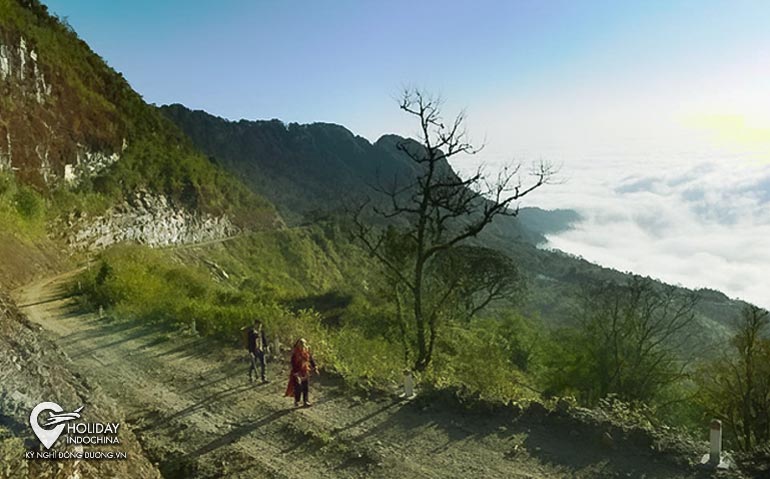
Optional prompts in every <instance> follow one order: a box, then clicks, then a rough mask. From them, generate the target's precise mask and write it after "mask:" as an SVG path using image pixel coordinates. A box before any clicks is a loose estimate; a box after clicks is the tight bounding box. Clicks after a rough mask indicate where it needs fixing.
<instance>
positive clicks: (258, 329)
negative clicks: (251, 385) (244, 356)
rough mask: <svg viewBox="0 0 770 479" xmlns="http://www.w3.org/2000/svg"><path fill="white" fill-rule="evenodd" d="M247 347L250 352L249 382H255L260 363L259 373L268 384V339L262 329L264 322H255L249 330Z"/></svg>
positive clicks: (256, 320)
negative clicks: (266, 372) (266, 369)
mask: <svg viewBox="0 0 770 479" xmlns="http://www.w3.org/2000/svg"><path fill="white" fill-rule="evenodd" d="M246 345H247V348H248V350H249V363H250V364H249V381H251V382H254V376H255V375H256V373H257V363H259V373H260V377H261V378H262V382H263V383H266V382H268V380H267V379H266V378H265V350H266V349H267V337H266V336H265V330H264V328H263V327H262V322H261V321H260V320H258V319H255V320H254V324H253V325H252V326H251V327H249V328H248V331H247V338H246Z"/></svg>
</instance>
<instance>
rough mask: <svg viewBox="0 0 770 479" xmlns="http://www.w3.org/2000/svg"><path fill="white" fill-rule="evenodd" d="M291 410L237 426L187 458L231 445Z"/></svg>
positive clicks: (272, 413)
mask: <svg viewBox="0 0 770 479" xmlns="http://www.w3.org/2000/svg"><path fill="white" fill-rule="evenodd" d="M292 411H293V409H281V410H278V411H273V412H271V413H270V414H267V415H265V416H262V417H261V418H259V419H257V420H255V421H249V422H247V423H245V424H242V425H240V426H238V427H237V428H235V429H233V430H232V431H230V432H228V433H227V434H224V435H222V436H220V437H218V438H216V439H214V440H213V441H211V442H209V443H208V444H206V445H204V446H201V447H199V448H198V449H196V450H195V451H193V452H191V453H189V454H187V457H190V458H194V457H196V456H202V455H203V454H207V453H209V452H211V451H213V450H215V449H218V448H220V447H222V446H226V445H228V444H232V443H234V442H236V441H238V440H239V439H241V438H242V437H244V436H247V435H248V434H251V433H252V432H254V431H256V430H257V429H259V428H261V427H263V426H265V425H267V424H270V423H271V422H273V421H275V420H277V419H280V418H282V417H283V416H286V415H287V414H291V412H292Z"/></svg>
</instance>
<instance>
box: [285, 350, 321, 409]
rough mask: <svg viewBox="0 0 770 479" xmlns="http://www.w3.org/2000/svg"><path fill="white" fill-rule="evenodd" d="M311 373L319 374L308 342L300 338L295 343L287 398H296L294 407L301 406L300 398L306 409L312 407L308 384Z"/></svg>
mask: <svg viewBox="0 0 770 479" xmlns="http://www.w3.org/2000/svg"><path fill="white" fill-rule="evenodd" d="M311 372H315V373H318V369H317V368H316V364H315V360H314V359H313V355H312V353H311V352H310V348H308V345H307V341H305V340H304V339H303V338H300V339H298V340H297V342H296V343H294V349H293V350H292V352H291V373H290V374H289V385H288V386H287V387H286V396H287V397H292V396H294V407H297V406H299V399H300V397H302V401H303V404H304V405H305V407H310V406H312V404H311V403H310V401H309V400H308V392H309V387H308V386H309V384H308V383H309V381H310V373H311Z"/></svg>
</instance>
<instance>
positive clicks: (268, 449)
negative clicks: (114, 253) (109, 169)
mask: <svg viewBox="0 0 770 479" xmlns="http://www.w3.org/2000/svg"><path fill="white" fill-rule="evenodd" d="M76 273H77V271H72V272H69V273H66V274H62V275H58V276H55V277H51V278H47V279H44V280H41V281H37V282H35V283H32V284H29V285H27V286H25V287H22V288H19V289H17V290H16V291H15V292H14V296H15V298H16V301H17V303H18V304H19V306H20V307H21V309H22V310H23V311H24V312H25V313H26V314H27V315H28V317H29V319H30V320H31V321H33V322H35V323H37V324H39V325H40V326H42V328H43V329H44V331H45V333H44V334H48V335H50V337H51V339H52V340H54V341H55V342H56V343H58V344H59V345H60V346H61V348H62V349H63V350H64V352H65V353H66V354H67V355H68V356H69V357H70V358H71V359H72V361H73V365H74V367H75V368H76V370H77V371H79V373H80V374H82V375H83V376H84V377H85V378H87V380H88V382H89V383H91V384H93V385H96V386H97V387H98V388H100V389H102V390H103V392H104V393H105V394H106V395H107V396H108V397H110V398H111V399H112V400H114V401H115V402H116V403H117V405H118V407H120V408H121V409H122V410H123V412H124V413H125V415H126V417H127V418H128V421H129V423H130V425H131V428H132V429H133V430H134V432H135V433H136V434H137V436H138V438H139V440H140V442H141V444H142V447H143V448H144V450H145V452H146V453H147V455H148V456H149V457H150V459H151V460H152V461H154V462H155V463H156V464H157V465H158V467H159V469H160V470H161V472H162V473H163V475H164V477H171V478H176V477H180V478H181V477H211V478H214V477H234V478H247V477H248V478H253V477H268V478H300V479H301V478H331V477H339V478H357V477H372V478H407V477H415V478H418V477H419V478H453V477H458V478H459V477H480V478H481V477H484V478H497V477H499V478H561V477H579V478H582V477H585V478H589V477H591V478H593V477H608V478H611V477H645V478H667V479H672V478H689V477H697V476H695V475H694V474H693V472H692V471H682V470H680V469H678V468H676V467H674V466H673V465H669V464H668V463H665V462H663V461H660V462H658V461H657V458H655V457H654V455H653V454H652V453H651V452H650V451H642V450H634V449H631V448H628V449H625V450H624V449H621V448H616V449H613V450H608V449H607V448H605V447H603V446H602V445H601V444H597V443H595V441H588V440H582V439H581V438H580V437H575V436H574V434H572V435H570V431H565V430H555V429H554V428H553V427H552V426H548V425H546V424H544V423H543V422H542V421H537V420H533V419H531V418H530V419H526V418H524V417H522V418H520V419H511V418H506V419H503V418H501V417H499V416H494V415H492V414H482V413H478V414H471V413H464V414H463V413H458V411H456V410H455V411H452V410H450V409H449V408H447V407H446V406H440V405H433V404H430V403H425V402H420V401H416V402H400V401H398V400H397V399H396V398H395V395H393V396H390V395H384V394H381V395H376V396H373V397H374V399H371V398H370V399H366V398H361V397H355V396H353V397H351V396H350V395H349V393H345V392H344V391H343V390H342V388H341V387H340V385H339V384H338V381H337V380H336V379H335V378H332V377H326V376H324V375H322V376H321V377H320V378H315V380H314V381H312V386H311V395H312V398H311V399H312V400H313V401H314V402H315V405H314V406H313V407H312V408H307V409H304V408H303V409H295V408H293V407H292V400H291V399H289V398H285V397H283V391H284V388H285V386H286V378H287V375H288V366H287V365H286V361H285V360H284V359H285V358H284V359H282V360H281V361H278V362H271V363H269V364H268V372H269V378H270V379H272V381H271V382H270V383H268V384H256V383H254V384H252V383H249V382H248V378H247V363H246V357H245V356H246V355H245V352H243V351H240V350H238V349H237V348H235V347H230V346H227V347H225V346H222V344H221V343H218V342H211V341H209V340H207V339H205V338H200V337H197V336H194V335H190V334H186V333H184V332H178V331H172V330H169V329H168V328H166V327H160V326H156V325H144V324H140V323H138V322H135V321H127V320H126V321H124V320H116V319H109V318H105V319H99V318H98V317H96V315H94V314H93V313H85V312H82V311H80V310H79V309H78V307H77V304H76V302H75V301H74V299H73V298H72V297H69V296H68V295H67V293H66V291H67V288H66V285H67V284H68V282H70V281H72V278H74V276H75V274H76Z"/></svg>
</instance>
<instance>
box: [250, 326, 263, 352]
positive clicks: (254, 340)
mask: <svg viewBox="0 0 770 479" xmlns="http://www.w3.org/2000/svg"><path fill="white" fill-rule="evenodd" d="M266 348H267V337H266V336H265V330H264V329H263V328H254V326H252V327H251V328H249V352H250V353H255V352H258V351H264V350H265V349H266Z"/></svg>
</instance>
